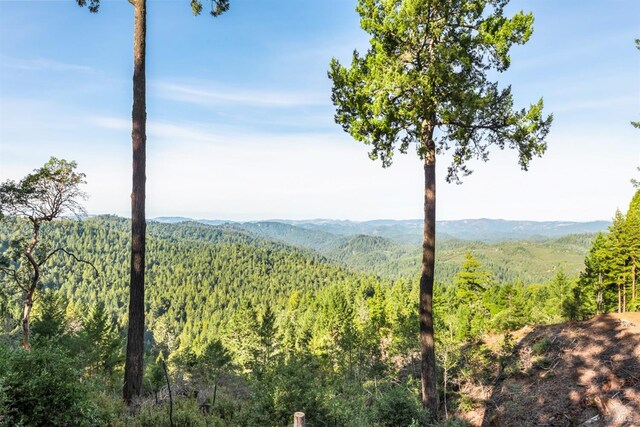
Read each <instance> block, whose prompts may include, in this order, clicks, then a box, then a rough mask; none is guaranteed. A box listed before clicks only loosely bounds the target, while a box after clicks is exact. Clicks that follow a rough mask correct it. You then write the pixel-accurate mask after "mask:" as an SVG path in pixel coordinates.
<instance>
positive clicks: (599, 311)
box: [596, 273, 604, 314]
mask: <svg viewBox="0 0 640 427" xmlns="http://www.w3.org/2000/svg"><path fill="white" fill-rule="evenodd" d="M602 292H603V290H602V273H598V296H597V297H596V307H597V308H596V311H597V313H596V314H602V313H604V307H603V295H602Z"/></svg>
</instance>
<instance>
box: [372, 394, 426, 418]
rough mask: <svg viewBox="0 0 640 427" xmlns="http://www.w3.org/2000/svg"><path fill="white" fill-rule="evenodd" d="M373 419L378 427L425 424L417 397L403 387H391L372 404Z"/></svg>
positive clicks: (423, 414)
mask: <svg viewBox="0 0 640 427" xmlns="http://www.w3.org/2000/svg"><path fill="white" fill-rule="evenodd" d="M372 409H373V417H374V422H375V425H376V426H379V427H405V426H411V425H413V424H414V423H415V422H416V421H417V422H418V424H419V425H423V424H424V422H425V418H426V417H425V415H426V414H425V413H424V411H423V410H422V409H421V407H420V402H418V399H417V397H416V396H415V394H414V393H412V392H411V391H410V390H407V389H406V388H404V387H391V388H390V389H389V390H387V391H386V392H384V393H383V394H382V397H381V398H379V399H377V400H376V401H375V402H374V404H373V408H372Z"/></svg>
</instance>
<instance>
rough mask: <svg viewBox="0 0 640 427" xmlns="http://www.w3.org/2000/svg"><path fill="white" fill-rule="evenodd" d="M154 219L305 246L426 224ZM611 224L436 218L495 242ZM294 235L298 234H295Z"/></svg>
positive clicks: (409, 237)
mask: <svg viewBox="0 0 640 427" xmlns="http://www.w3.org/2000/svg"><path fill="white" fill-rule="evenodd" d="M152 221H156V222H161V223H180V222H187V221H195V222H200V223H202V224H207V225H221V224H230V225H233V226H237V227H239V228H243V229H245V230H249V231H254V232H258V234H265V233H266V234H267V235H271V237H274V236H273V234H280V233H285V234H286V235H288V236H289V237H290V238H294V240H299V239H302V240H304V239H307V240H309V243H308V244H307V245H305V244H303V246H309V247H313V246H315V245H316V244H318V242H325V243H326V242H328V241H330V240H331V239H332V238H333V237H339V236H342V237H345V236H355V235H360V234H364V235H369V236H380V237H385V238H388V239H391V240H394V241H396V242H399V243H419V242H420V241H421V240H422V224H423V223H422V220H420V219H409V220H390V219H377V220H371V221H350V220H332V219H311V220H287V219H274V220H269V221H245V222H239V221H229V220H210V219H191V218H184V217H158V218H155V219H152ZM278 224H282V225H288V226H289V227H281V226H278ZM610 224H611V223H610V222H609V221H586V222H579V221H518V220H504V219H487V218H480V219H464V220H443V221H437V222H436V232H437V233H438V238H439V239H444V240H448V239H451V238H455V239H461V240H472V241H481V242H486V243H496V242H503V241H513V240H525V239H527V240H544V239H548V238H558V237H563V236H567V235H571V234H584V233H597V232H600V231H606V230H607V227H608V226H609V225H610ZM292 227H295V228H292ZM296 229H298V230H296ZM299 229H305V230H312V231H314V232H315V233H313V236H306V237H305V236H304V233H303V232H302V231H301V230H299ZM293 235H295V237H292V236H293ZM332 236H333V237H332ZM284 240H287V239H284ZM311 242H312V243H311ZM320 244H322V243H320Z"/></svg>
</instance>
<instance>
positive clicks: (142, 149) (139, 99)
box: [123, 0, 147, 404]
mask: <svg viewBox="0 0 640 427" xmlns="http://www.w3.org/2000/svg"><path fill="white" fill-rule="evenodd" d="M133 3H134V35H133V60H134V71H133V111H132V115H131V118H132V132H131V140H132V145H133V176H132V178H133V186H132V192H131V279H130V286H129V328H128V334H127V356H126V362H125V372H124V387H123V397H124V400H125V402H127V404H130V403H131V401H132V399H133V398H134V397H137V396H140V392H141V388H142V369H143V353H144V267H145V232H146V223H145V183H146V182H145V181H146V176H145V164H146V138H147V136H146V120H147V112H146V81H145V48H146V26H147V24H146V0H135V1H134V2H133Z"/></svg>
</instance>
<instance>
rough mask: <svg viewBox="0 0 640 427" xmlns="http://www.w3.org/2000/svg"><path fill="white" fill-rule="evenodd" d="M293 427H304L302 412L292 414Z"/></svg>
mask: <svg viewBox="0 0 640 427" xmlns="http://www.w3.org/2000/svg"><path fill="white" fill-rule="evenodd" d="M293 427H304V412H296V413H295V414H293Z"/></svg>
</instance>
